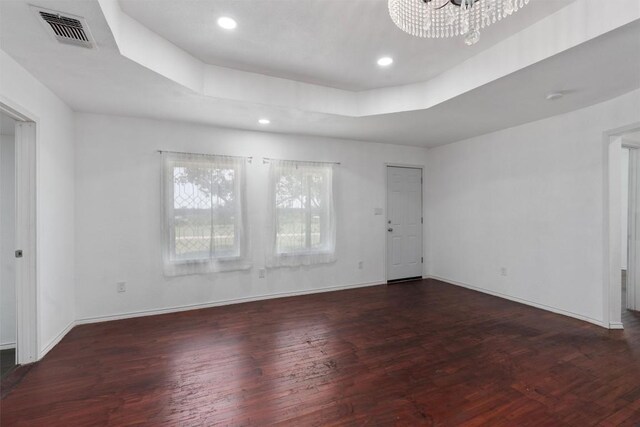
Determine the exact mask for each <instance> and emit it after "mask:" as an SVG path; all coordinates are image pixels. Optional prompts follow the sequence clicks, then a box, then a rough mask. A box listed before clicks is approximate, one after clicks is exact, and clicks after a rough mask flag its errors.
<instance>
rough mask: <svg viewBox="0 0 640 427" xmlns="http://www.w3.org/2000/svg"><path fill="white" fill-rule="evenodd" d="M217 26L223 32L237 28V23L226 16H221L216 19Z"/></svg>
mask: <svg viewBox="0 0 640 427" xmlns="http://www.w3.org/2000/svg"><path fill="white" fill-rule="evenodd" d="M218 25H219V26H220V27H222V28H224V29H225V30H233V29H234V28H236V27H237V26H238V23H237V22H236V20H235V19H233V18H229V17H228V16H221V17H220V18H218Z"/></svg>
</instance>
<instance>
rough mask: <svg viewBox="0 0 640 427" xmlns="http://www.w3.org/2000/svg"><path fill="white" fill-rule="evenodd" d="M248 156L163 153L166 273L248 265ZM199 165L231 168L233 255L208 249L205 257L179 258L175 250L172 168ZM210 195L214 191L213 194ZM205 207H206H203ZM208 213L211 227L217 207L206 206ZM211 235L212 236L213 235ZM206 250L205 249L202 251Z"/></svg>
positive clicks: (208, 271)
mask: <svg viewBox="0 0 640 427" xmlns="http://www.w3.org/2000/svg"><path fill="white" fill-rule="evenodd" d="M247 160H248V159H247V158H244V157H233V156H218V155H205V154H191V153H174V152H163V191H162V192H163V198H162V205H163V215H162V221H163V264H164V270H165V275H168V276H176V275H184V274H199V273H212V272H218V271H231V270H244V269H247V268H250V267H251V266H250V264H249V263H248V262H247V260H246V257H247V254H248V237H247V236H248V225H247V215H246V170H245V169H246V167H245V165H246V163H247ZM189 165H191V166H197V165H202V166H201V167H203V168H205V169H209V170H214V169H221V170H224V169H230V170H233V171H234V177H233V191H234V207H233V209H232V214H233V217H234V222H233V228H234V237H233V239H234V244H233V248H234V249H233V251H232V252H233V254H232V255H228V254H225V253H221V254H219V255H216V254H215V251H214V250H212V249H210V251H209V255H208V256H203V257H197V256H195V255H194V256H193V257H191V258H189V257H180V256H179V255H178V254H177V252H176V238H177V237H178V234H177V233H176V213H175V212H176V208H175V186H174V185H175V169H176V168H179V167H188V166H189ZM212 194H213V193H212ZM205 209H206V208H205ZM208 209H209V211H210V212H211V216H212V222H211V227H212V230H213V229H214V228H215V227H216V225H218V226H219V225H220V224H214V221H215V217H216V216H217V215H216V214H215V213H214V210H215V209H216V207H214V206H213V205H211V207H209V208H208ZM212 238H214V235H212ZM205 253H206V252H205Z"/></svg>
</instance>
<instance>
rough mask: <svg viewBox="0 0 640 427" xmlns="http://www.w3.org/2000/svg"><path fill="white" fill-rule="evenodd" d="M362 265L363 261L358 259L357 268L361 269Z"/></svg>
mask: <svg viewBox="0 0 640 427" xmlns="http://www.w3.org/2000/svg"><path fill="white" fill-rule="evenodd" d="M362 265H363V262H362V261H358V270H362Z"/></svg>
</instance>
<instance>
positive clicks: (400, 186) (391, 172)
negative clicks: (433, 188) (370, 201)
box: [387, 166, 423, 280]
mask: <svg viewBox="0 0 640 427" xmlns="http://www.w3.org/2000/svg"><path fill="white" fill-rule="evenodd" d="M422 262H423V258H422V169H418V168H405V167H395V166H388V167H387V280H400V279H408V278H412V277H422Z"/></svg>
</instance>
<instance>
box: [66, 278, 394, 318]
mask: <svg viewBox="0 0 640 427" xmlns="http://www.w3.org/2000/svg"><path fill="white" fill-rule="evenodd" d="M384 284H386V282H370V283H358V284H355V285H339V286H329V287H326V288H317V289H305V290H300V291H291V292H278V293H274V294H263V295H256V296H252V297H245V298H234V299H228V300H222V301H213V302H208V303H203V304H188V305H180V306H174V307H167V308H161V309H156V310H140V311H132V312H128V313H119V314H113V315H106V316H96V317H85V318H82V319H78V320H76V322H75V324H76V325H84V324H87V323H98V322H108V321H110V320H122V319H130V318H133V317H144V316H155V315H158V314H167V313H177V312H180V311H188V310H199V309H202V308H211V307H219V306H223V305H230V304H241V303H244V302H253V301H262V300H268V299H274V298H286V297H293V296H298V295H309V294H319V293H323V292H335V291H342V290H346V289H356V288H365V287H369V286H378V285H384Z"/></svg>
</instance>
